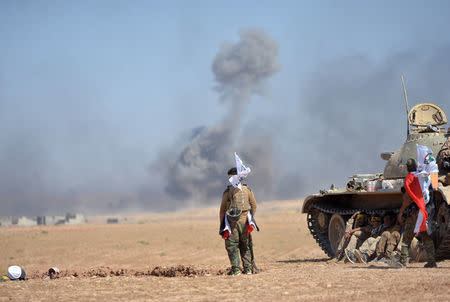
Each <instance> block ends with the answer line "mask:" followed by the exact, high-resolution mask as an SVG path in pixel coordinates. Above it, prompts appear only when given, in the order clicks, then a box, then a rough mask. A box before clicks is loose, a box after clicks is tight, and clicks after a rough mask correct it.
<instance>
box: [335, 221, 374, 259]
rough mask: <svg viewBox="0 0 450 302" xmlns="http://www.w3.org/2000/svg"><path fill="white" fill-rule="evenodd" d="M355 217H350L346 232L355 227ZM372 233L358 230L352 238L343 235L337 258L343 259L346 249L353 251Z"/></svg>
mask: <svg viewBox="0 0 450 302" xmlns="http://www.w3.org/2000/svg"><path fill="white" fill-rule="evenodd" d="M354 221H355V219H354V218H350V219H349V220H348V221H347V224H346V225H345V233H347V232H350V231H351V230H352V229H353V224H354ZM369 235H370V233H368V232H365V231H356V232H354V233H353V234H352V235H351V236H350V238H347V239H346V238H345V236H344V237H342V239H341V241H340V242H339V245H338V248H337V250H336V259H337V260H341V259H342V258H343V257H344V255H345V254H344V250H346V249H348V250H350V251H353V250H354V249H357V248H359V247H360V246H361V244H362V243H363V242H364V241H365V240H366V239H367V237H369Z"/></svg>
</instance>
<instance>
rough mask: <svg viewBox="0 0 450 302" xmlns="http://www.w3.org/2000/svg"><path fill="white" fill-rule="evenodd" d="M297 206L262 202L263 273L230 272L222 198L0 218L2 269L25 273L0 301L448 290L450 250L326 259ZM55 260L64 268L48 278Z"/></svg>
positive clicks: (3, 290) (329, 296)
mask: <svg viewBox="0 0 450 302" xmlns="http://www.w3.org/2000/svg"><path fill="white" fill-rule="evenodd" d="M300 207H301V202H300V201H280V202H266V203H261V204H260V205H259V208H258V211H257V215H256V219H257V222H258V224H259V226H260V228H261V232H259V233H256V234H254V242H255V247H254V250H255V255H256V263H257V264H258V266H259V268H260V269H261V273H260V274H257V275H241V276H226V275H225V272H226V270H227V269H228V258H227V254H226V251H225V248H224V242H223V240H222V239H221V238H220V237H219V235H218V218H217V216H218V209H217V208H207V209H201V210H198V211H187V212H182V213H167V214H145V215H144V214H142V215H135V216H133V217H131V215H130V216H128V217H130V218H131V219H130V220H131V221H133V219H134V223H129V224H114V225H112V224H110V225H107V224H101V223H100V222H101V221H104V220H105V219H104V217H103V218H102V217H97V218H95V219H91V220H90V221H89V223H87V224H84V225H77V226H46V227H13V228H0V242H1V248H0V272H5V271H6V269H7V267H8V266H9V265H15V264H17V265H20V266H22V267H23V268H24V269H25V270H26V272H27V277H28V280H26V281H21V282H2V283H0V301H66V300H77V301H238V300H240V301H244V300H245V301H259V302H260V301H275V300H277V301H318V300H320V301H336V300H337V301H347V300H361V301H386V300H388V299H389V300H392V301H432V300H433V301H445V300H447V301H448V300H450V261H449V260H447V261H444V262H439V263H438V266H439V267H438V268H434V269H424V268H423V267H422V266H423V263H416V264H412V265H410V266H409V267H408V268H404V269H391V268H387V267H375V266H368V265H362V264H361V265H355V264H341V263H339V264H336V263H332V262H328V259H327V258H326V256H325V254H324V253H323V252H322V250H321V249H320V248H319V247H318V246H317V245H316V243H315V242H314V239H313V238H312V236H311V235H310V234H309V231H308V229H307V226H306V215H305V214H301V213H300ZM130 220H129V221H130ZM51 266H56V267H58V268H59V269H60V270H61V271H62V273H61V278H60V279H57V280H52V281H43V280H42V277H43V276H44V274H45V271H47V270H48V268H50V267H51Z"/></svg>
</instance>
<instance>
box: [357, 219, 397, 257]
mask: <svg viewBox="0 0 450 302" xmlns="http://www.w3.org/2000/svg"><path fill="white" fill-rule="evenodd" d="M396 222H397V219H396V215H395V213H394V212H388V213H386V214H385V215H384V216H383V224H382V226H381V227H380V230H379V231H378V233H376V234H374V236H372V237H371V238H368V239H367V240H366V241H365V242H364V243H363V244H362V245H361V247H360V248H359V249H356V250H354V251H353V253H354V255H355V256H356V258H357V259H358V260H359V262H361V263H368V262H369V261H370V260H372V259H374V258H375V259H374V262H375V263H378V262H385V263H388V262H389V261H396V260H397V259H396V258H395V249H396V247H397V245H398V243H399V241H400V226H399V225H398V224H397V223H396ZM377 235H379V236H377ZM375 236H376V237H375Z"/></svg>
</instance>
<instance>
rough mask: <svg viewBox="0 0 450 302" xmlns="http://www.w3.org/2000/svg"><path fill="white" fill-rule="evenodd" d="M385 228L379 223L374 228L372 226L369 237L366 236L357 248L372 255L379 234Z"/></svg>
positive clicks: (378, 239)
mask: <svg viewBox="0 0 450 302" xmlns="http://www.w3.org/2000/svg"><path fill="white" fill-rule="evenodd" d="M385 230H386V227H385V226H384V224H380V225H379V226H377V227H376V228H373V229H372V231H371V233H370V237H369V238H367V239H366V241H364V242H363V244H361V246H360V247H359V249H358V250H359V251H360V252H361V253H365V254H367V255H369V256H371V255H373V253H375V250H376V248H377V245H378V243H379V242H380V240H381V235H382V234H383V232H384V231H385Z"/></svg>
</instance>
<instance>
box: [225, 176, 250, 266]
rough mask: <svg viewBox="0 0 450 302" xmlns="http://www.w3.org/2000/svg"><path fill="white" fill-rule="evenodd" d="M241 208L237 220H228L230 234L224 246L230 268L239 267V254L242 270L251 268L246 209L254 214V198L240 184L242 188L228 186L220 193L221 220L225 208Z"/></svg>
mask: <svg viewBox="0 0 450 302" xmlns="http://www.w3.org/2000/svg"><path fill="white" fill-rule="evenodd" d="M232 204H233V205H234V204H235V205H237V207H238V208H239V209H240V210H242V214H241V216H240V218H239V220H238V221H236V222H233V221H231V220H230V219H229V220H228V222H229V224H230V227H231V234H230V236H229V237H228V238H227V239H225V248H226V250H227V252H228V258H229V259H230V263H231V269H232V270H239V269H240V260H239V255H240V257H241V258H242V264H243V267H244V271H246V270H252V259H251V253H250V248H249V240H248V239H249V236H247V214H248V211H250V212H251V213H252V215H255V212H256V200H255V196H254V195H253V192H252V191H251V190H250V189H249V188H248V187H247V185H244V184H243V185H242V190H240V189H239V188H235V187H233V186H228V187H227V189H226V190H225V192H223V195H222V203H221V205H220V212H219V217H220V221H222V220H223V219H224V217H225V215H226V212H227V210H228V209H229V208H230V207H231V206H232Z"/></svg>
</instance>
